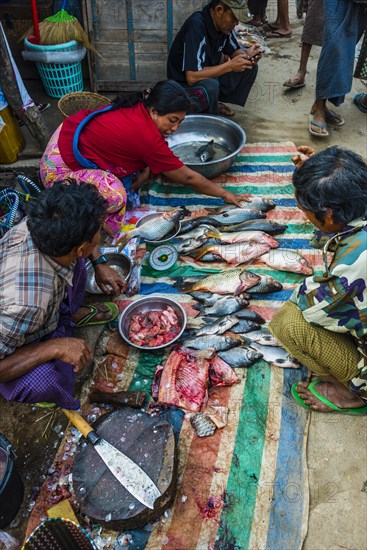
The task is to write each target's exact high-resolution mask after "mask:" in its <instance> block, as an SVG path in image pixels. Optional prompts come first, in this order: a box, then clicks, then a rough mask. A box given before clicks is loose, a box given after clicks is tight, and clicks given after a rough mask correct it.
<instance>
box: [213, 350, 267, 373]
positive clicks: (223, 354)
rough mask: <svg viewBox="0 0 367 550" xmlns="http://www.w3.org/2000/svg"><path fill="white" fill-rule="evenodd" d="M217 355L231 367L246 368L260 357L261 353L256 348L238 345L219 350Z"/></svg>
mask: <svg viewBox="0 0 367 550" xmlns="http://www.w3.org/2000/svg"><path fill="white" fill-rule="evenodd" d="M218 355H219V357H220V358H221V359H223V360H224V361H225V362H226V363H228V364H229V365H231V367H232V368H234V369H236V368H248V367H251V365H253V364H254V363H256V362H257V361H259V360H260V359H262V357H263V355H262V353H260V352H259V351H257V350H254V349H251V348H245V347H242V346H238V347H236V348H232V349H230V350H228V351H220V352H218Z"/></svg>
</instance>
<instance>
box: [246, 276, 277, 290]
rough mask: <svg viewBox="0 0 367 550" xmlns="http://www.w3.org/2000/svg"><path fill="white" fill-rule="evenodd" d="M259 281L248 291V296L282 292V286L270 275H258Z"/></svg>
mask: <svg viewBox="0 0 367 550" xmlns="http://www.w3.org/2000/svg"><path fill="white" fill-rule="evenodd" d="M260 277H261V281H260V282H259V284H257V285H255V286H253V287H251V288H249V289H248V292H249V293H250V294H256V293H259V294H268V293H270V292H278V291H280V290H283V285H282V283H280V282H279V281H277V280H276V279H274V277H272V276H271V275H260Z"/></svg>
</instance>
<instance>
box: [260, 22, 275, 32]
mask: <svg viewBox="0 0 367 550" xmlns="http://www.w3.org/2000/svg"><path fill="white" fill-rule="evenodd" d="M263 30H264V31H276V30H277V28H276V27H274V25H272V24H271V23H269V21H267V22H266V23H264V25H263Z"/></svg>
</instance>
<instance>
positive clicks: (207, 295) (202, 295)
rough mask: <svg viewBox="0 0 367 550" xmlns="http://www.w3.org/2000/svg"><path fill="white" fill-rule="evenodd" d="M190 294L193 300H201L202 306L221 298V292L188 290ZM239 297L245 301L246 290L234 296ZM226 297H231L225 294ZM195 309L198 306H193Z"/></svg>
mask: <svg viewBox="0 0 367 550" xmlns="http://www.w3.org/2000/svg"><path fill="white" fill-rule="evenodd" d="M190 294H191V296H192V297H193V298H195V300H200V302H203V304H204V306H213V305H214V304H216V303H217V302H218V300H220V299H221V298H223V296H222V294H212V293H211V292H198V291H194V292H190ZM239 297H241V300H243V302H246V301H247V300H248V299H249V295H248V294H247V293H246V292H243V293H242V294H239V295H238V296H236V297H235V298H239ZM226 298H227V299H231V297H229V296H227V297H226ZM194 307H195V306H194ZM195 309H199V308H197V307H195Z"/></svg>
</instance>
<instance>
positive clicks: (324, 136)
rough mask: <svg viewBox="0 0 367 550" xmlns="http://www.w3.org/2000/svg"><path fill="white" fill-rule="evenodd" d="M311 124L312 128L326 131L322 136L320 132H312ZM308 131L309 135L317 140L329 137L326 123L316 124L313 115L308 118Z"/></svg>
mask: <svg viewBox="0 0 367 550" xmlns="http://www.w3.org/2000/svg"><path fill="white" fill-rule="evenodd" d="M312 124H313V125H314V126H317V127H318V128H322V129H324V130H326V132H325V133H323V134H321V133H320V132H315V130H312V127H311V125H312ZM308 131H309V132H310V134H311V135H312V136H315V137H319V138H326V137H328V136H329V132H328V131H327V129H326V122H316V121H315V120H314V119H313V115H309V116H308Z"/></svg>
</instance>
